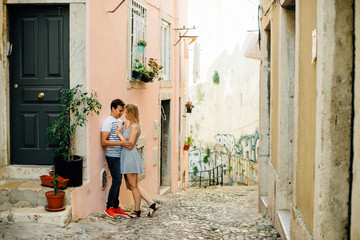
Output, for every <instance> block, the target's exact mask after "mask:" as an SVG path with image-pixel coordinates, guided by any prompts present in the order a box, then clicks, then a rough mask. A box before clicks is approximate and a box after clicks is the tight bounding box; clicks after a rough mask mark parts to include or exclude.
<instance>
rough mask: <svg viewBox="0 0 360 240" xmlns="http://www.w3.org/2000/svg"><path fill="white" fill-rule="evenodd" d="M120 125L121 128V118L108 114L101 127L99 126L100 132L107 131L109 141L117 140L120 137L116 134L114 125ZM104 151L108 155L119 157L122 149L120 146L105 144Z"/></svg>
mask: <svg viewBox="0 0 360 240" xmlns="http://www.w3.org/2000/svg"><path fill="white" fill-rule="evenodd" d="M117 125H120V126H121V128H122V121H121V119H116V118H114V117H113V116H108V117H107V118H106V119H105V121H104V123H103V125H102V127H101V132H109V133H110V135H109V138H108V140H109V141H112V142H119V141H120V139H119V137H118V136H117V134H116V126H117ZM105 150H106V153H105V155H106V156H108V157H120V156H121V151H122V146H107V147H105Z"/></svg>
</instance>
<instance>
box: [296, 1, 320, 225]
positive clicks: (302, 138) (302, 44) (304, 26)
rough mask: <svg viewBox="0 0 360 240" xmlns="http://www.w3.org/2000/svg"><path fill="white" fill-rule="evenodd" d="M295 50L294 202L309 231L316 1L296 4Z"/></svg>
mask: <svg viewBox="0 0 360 240" xmlns="http://www.w3.org/2000/svg"><path fill="white" fill-rule="evenodd" d="M296 26H297V37H296V41H298V45H297V48H296V53H295V54H296V58H297V59H296V61H297V62H296V66H297V69H296V75H295V79H296V80H295V84H296V85H295V88H296V90H295V95H296V98H297V105H295V111H298V113H297V116H296V118H295V121H296V123H295V126H296V128H297V135H295V138H297V143H296V144H297V145H296V148H297V156H296V159H297V160H296V172H295V174H296V202H295V207H297V208H298V210H299V212H300V214H301V216H302V217H303V218H304V221H305V223H306V225H307V226H308V228H309V229H310V231H311V232H312V226H313V206H314V164H315V116H316V115H315V111H316V65H315V64H312V62H311V47H312V38H311V36H312V31H313V30H314V29H316V1H312V0H302V1H297V2H296Z"/></svg>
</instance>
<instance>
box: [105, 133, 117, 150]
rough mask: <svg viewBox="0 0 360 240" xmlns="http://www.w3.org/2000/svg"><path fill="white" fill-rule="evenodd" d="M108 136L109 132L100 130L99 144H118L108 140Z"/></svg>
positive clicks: (106, 145)
mask: <svg viewBox="0 0 360 240" xmlns="http://www.w3.org/2000/svg"><path fill="white" fill-rule="evenodd" d="M109 136H110V132H101V146H103V147H109V146H119V145H121V144H120V142H113V141H110V140H108V138H109Z"/></svg>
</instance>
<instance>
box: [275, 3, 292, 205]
mask: <svg viewBox="0 0 360 240" xmlns="http://www.w3.org/2000/svg"><path fill="white" fill-rule="evenodd" d="M279 33H280V44H279V46H280V50H279V53H280V54H279V63H280V66H281V67H280V74H279V125H280V126H281V127H279V142H278V145H279V147H278V149H279V151H278V173H279V175H278V178H277V179H276V181H277V188H276V190H277V203H276V208H277V209H278V210H283V209H287V210H288V209H290V203H291V201H292V186H293V184H292V179H293V147H294V146H293V138H294V136H293V133H294V101H293V100H294V84H295V11H294V10H286V9H281V11H280V22H279Z"/></svg>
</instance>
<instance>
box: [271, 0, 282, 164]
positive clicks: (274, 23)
mask: <svg viewBox="0 0 360 240" xmlns="http://www.w3.org/2000/svg"><path fill="white" fill-rule="evenodd" d="M279 11H280V6H278V5H277V4H276V5H275V6H274V8H273V10H272V20H271V30H272V31H271V83H270V85H271V88H270V92H271V96H270V125H271V127H270V161H271V163H272V165H273V166H274V168H275V169H276V170H277V167H278V164H277V163H278V142H279V68H280V66H279V45H280V44H279V41H280V40H279V32H280V31H279Z"/></svg>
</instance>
